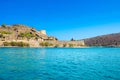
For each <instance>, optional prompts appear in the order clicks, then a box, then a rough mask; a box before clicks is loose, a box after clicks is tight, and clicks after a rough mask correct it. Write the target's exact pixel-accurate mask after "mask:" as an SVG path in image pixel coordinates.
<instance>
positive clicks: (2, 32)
mask: <svg viewBox="0 0 120 80" xmlns="http://www.w3.org/2000/svg"><path fill="white" fill-rule="evenodd" d="M0 33H1V34H11V32H6V31H0Z"/></svg>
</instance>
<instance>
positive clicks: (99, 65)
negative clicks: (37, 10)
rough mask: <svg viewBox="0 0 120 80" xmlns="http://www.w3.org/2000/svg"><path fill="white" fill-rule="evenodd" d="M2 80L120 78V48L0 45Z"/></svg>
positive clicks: (118, 79)
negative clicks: (10, 46)
mask: <svg viewBox="0 0 120 80" xmlns="http://www.w3.org/2000/svg"><path fill="white" fill-rule="evenodd" d="M0 80H120V48H100V47H91V48H0Z"/></svg>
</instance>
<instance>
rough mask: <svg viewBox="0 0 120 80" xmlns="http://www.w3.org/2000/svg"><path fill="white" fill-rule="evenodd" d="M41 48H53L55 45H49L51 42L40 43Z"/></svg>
mask: <svg viewBox="0 0 120 80" xmlns="http://www.w3.org/2000/svg"><path fill="white" fill-rule="evenodd" d="M40 46H43V47H48V46H53V44H52V43H49V42H41V43H40Z"/></svg>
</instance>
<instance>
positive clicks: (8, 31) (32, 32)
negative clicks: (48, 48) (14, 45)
mask: <svg viewBox="0 0 120 80" xmlns="http://www.w3.org/2000/svg"><path fill="white" fill-rule="evenodd" d="M56 40H57V39H56V38H55V37H50V36H47V34H46V31H45V30H40V31H37V30H36V29H34V28H31V27H28V26H25V25H20V24H17V25H11V26H1V27H0V41H1V42H0V45H2V43H3V42H5V41H7V42H11V41H15V42H20V41H21V42H27V43H29V44H30V46H39V42H42V41H56Z"/></svg>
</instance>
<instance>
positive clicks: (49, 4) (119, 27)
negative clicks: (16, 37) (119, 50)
mask: <svg viewBox="0 0 120 80" xmlns="http://www.w3.org/2000/svg"><path fill="white" fill-rule="evenodd" d="M0 24H8V25H11V24H25V25H28V26H31V27H34V28H36V29H37V30H41V29H45V30H47V34H48V35H52V36H56V37H57V38H58V39H60V40H70V39H71V38H72V37H73V38H74V39H83V38H89V37H94V36H98V35H104V34H110V33H117V32H120V0H0Z"/></svg>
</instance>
